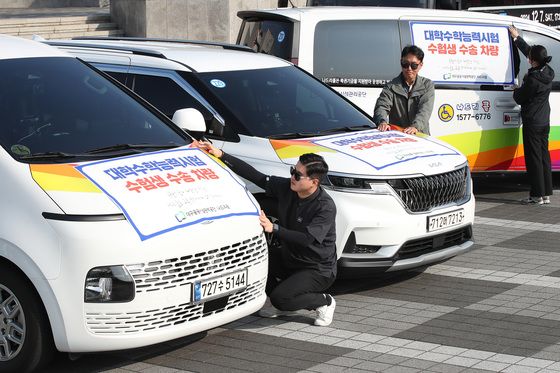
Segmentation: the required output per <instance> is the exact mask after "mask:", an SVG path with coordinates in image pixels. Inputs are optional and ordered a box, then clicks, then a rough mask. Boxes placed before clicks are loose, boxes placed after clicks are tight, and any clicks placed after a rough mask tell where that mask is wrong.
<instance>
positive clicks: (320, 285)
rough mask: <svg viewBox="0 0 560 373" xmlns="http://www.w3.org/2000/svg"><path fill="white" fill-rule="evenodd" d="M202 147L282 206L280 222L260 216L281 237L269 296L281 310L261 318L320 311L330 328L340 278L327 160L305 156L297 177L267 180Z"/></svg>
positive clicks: (272, 256)
mask: <svg viewBox="0 0 560 373" xmlns="http://www.w3.org/2000/svg"><path fill="white" fill-rule="evenodd" d="M198 146H199V147H200V148H201V149H204V150H205V151H207V152H209V153H210V154H212V155H214V156H215V157H217V158H220V159H221V160H222V161H223V162H224V163H225V164H226V165H227V166H228V167H229V168H231V169H232V170H233V171H234V172H235V173H236V174H238V175H239V176H241V177H243V178H245V179H247V180H249V181H251V182H253V183H255V184H256V185H258V186H259V187H261V188H263V189H264V190H265V191H266V194H267V195H268V196H270V197H274V198H276V199H277V201H278V222H277V223H274V224H273V223H272V222H271V221H270V220H269V219H268V218H267V217H266V215H265V214H264V213H263V212H262V211H261V215H260V222H261V225H262V227H263V229H264V231H265V232H267V233H272V234H273V235H275V236H276V237H277V238H278V239H279V240H280V242H281V245H280V247H275V248H269V273H268V281H267V284H266V294H267V295H268V296H269V297H270V302H271V303H272V305H273V306H274V307H275V308H274V309H262V310H261V311H260V312H259V315H261V316H264V317H276V316H280V315H284V314H287V313H289V312H293V311H297V310H301V309H307V310H315V311H316V314H317V315H316V318H315V325H319V326H327V325H330V323H331V322H332V320H333V315H334V309H335V306H336V302H335V300H334V298H333V297H332V296H331V295H329V294H327V293H325V291H326V290H327V289H328V288H329V287H330V286H331V285H332V284H333V282H334V281H335V278H336V245H335V242H336V229H335V217H336V207H335V204H334V202H333V200H332V198H331V197H330V196H329V195H328V194H327V193H326V192H325V191H324V190H323V188H322V187H321V179H322V178H323V177H324V176H325V175H326V174H327V172H328V166H327V163H326V162H325V160H324V159H323V157H321V156H320V155H317V154H312V153H308V154H303V155H301V156H300V157H299V161H298V163H297V164H296V165H295V167H292V168H291V169H290V174H291V177H289V178H283V177H277V176H267V175H264V174H262V173H260V172H259V171H257V170H256V169H254V168H253V167H252V166H250V165H249V164H247V163H245V162H244V161H242V160H240V159H238V158H236V157H234V156H232V155H229V154H225V153H224V152H223V151H222V150H220V149H217V148H216V147H214V146H213V145H212V144H211V143H209V142H199V143H198Z"/></svg>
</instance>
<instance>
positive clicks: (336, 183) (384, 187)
mask: <svg viewBox="0 0 560 373" xmlns="http://www.w3.org/2000/svg"><path fill="white" fill-rule="evenodd" d="M325 185H326V186H330V187H332V188H333V189H338V190H345V191H348V192H357V193H370V194H392V189H391V187H390V186H389V184H387V182H386V181H384V180H368V179H361V178H356V177H345V176H336V175H328V176H327V182H326V183H325Z"/></svg>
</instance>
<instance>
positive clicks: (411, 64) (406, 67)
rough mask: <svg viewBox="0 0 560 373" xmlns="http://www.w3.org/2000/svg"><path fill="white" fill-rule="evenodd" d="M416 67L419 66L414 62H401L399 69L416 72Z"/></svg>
mask: <svg viewBox="0 0 560 373" xmlns="http://www.w3.org/2000/svg"><path fill="white" fill-rule="evenodd" d="M418 66H420V64H419V63H416V62H413V63H410V62H408V61H401V67H402V68H403V69H408V68H409V67H410V68H411V69H412V70H416V69H417V68H418Z"/></svg>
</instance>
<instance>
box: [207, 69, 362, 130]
mask: <svg viewBox="0 0 560 373" xmlns="http://www.w3.org/2000/svg"><path fill="white" fill-rule="evenodd" d="M197 76H198V77H199V78H200V79H201V81H202V82H203V83H204V84H205V85H206V87H207V88H208V89H209V90H210V91H211V92H212V93H213V95H215V96H216V97H217V100H219V101H220V103H221V105H222V106H224V107H226V108H227V110H228V111H229V112H231V113H232V115H233V117H235V118H236V121H237V122H238V123H240V125H241V126H243V127H244V129H245V131H243V132H244V133H245V134H248V135H252V136H260V137H267V136H272V135H277V134H286V133H298V132H318V131H323V130H327V129H332V128H338V127H342V126H360V125H366V126H373V123H372V122H371V120H370V119H369V117H367V116H366V115H365V114H363V113H362V112H360V111H359V110H357V109H356V108H355V107H354V106H353V105H351V104H350V103H349V102H347V101H346V100H345V99H343V98H342V97H341V96H339V95H338V94H337V93H336V92H334V91H333V90H331V89H329V88H328V87H326V86H325V85H323V84H321V82H319V81H317V80H316V79H314V78H313V77H311V76H309V75H308V74H307V73H305V72H303V71H301V70H300V69H298V68H297V67H294V66H286V67H282V68H271V69H258V70H244V71H228V72H212V73H201V74H197ZM226 122H227V123H229V121H227V120H226ZM226 127H227V126H226Z"/></svg>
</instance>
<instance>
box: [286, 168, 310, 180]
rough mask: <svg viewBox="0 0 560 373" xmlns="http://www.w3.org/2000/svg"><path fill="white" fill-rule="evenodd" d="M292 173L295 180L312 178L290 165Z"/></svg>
mask: <svg viewBox="0 0 560 373" xmlns="http://www.w3.org/2000/svg"><path fill="white" fill-rule="evenodd" d="M290 175H292V176H293V177H294V180H295V181H300V180H301V179H311V178H310V177H309V176H303V174H302V173H301V172H299V171H298V170H296V168H295V167H294V166H290Z"/></svg>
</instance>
